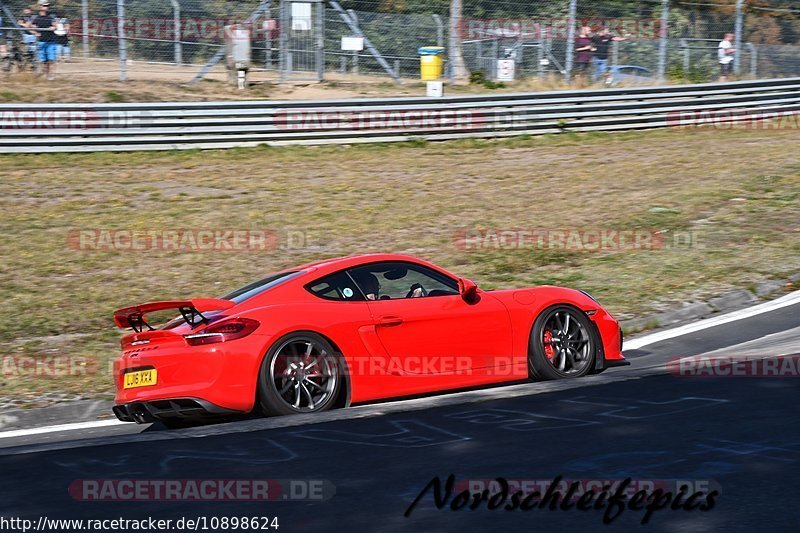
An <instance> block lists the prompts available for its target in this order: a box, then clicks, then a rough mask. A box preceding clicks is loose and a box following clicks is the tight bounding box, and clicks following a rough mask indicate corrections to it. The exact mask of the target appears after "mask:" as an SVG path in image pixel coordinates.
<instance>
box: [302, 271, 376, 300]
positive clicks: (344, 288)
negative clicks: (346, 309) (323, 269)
mask: <svg viewBox="0 0 800 533" xmlns="http://www.w3.org/2000/svg"><path fill="white" fill-rule="evenodd" d="M306 289H308V290H309V291H310V292H311V293H312V294H314V295H316V296H318V297H320V298H324V299H325V300H348V301H361V300H363V299H364V296H363V295H362V294H361V291H360V290H359V289H358V287H356V284H355V283H353V280H352V279H351V278H350V276H348V275H347V273H346V272H336V273H335V274H330V275H328V276H325V277H324V278H321V279H318V280H317V281H313V282H311V283H309V284H308V285H306Z"/></svg>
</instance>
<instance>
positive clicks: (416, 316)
mask: <svg viewBox="0 0 800 533" xmlns="http://www.w3.org/2000/svg"><path fill="white" fill-rule="evenodd" d="M352 276H353V278H354V279H355V281H356V283H357V284H358V285H359V287H361V288H362V291H364V292H365V293H366V294H365V297H366V299H367V304H368V305H369V308H370V312H371V314H372V317H373V320H374V324H375V332H376V334H377V337H378V339H379V340H380V342H381V344H382V346H383V347H384V348H385V350H386V353H387V354H388V355H389V356H390V357H391V358H392V360H393V362H394V364H395V365H396V367H397V368H398V370H399V371H400V373H404V374H452V373H458V372H464V371H469V370H473V369H481V368H490V367H494V366H496V365H498V364H506V363H507V362H508V361H510V355H511V321H510V318H509V315H508V312H507V310H506V308H505V306H504V305H503V304H502V303H500V302H499V301H498V300H496V299H495V298H492V297H491V296H490V295H489V294H487V293H481V298H479V299H478V300H477V301H476V302H474V303H467V302H466V301H464V299H462V298H461V295H460V294H459V293H458V282H457V280H455V279H452V278H450V277H449V276H445V275H444V274H442V273H441V272H438V271H435V270H433V269H430V268H427V267H425V266H422V265H418V264H414V263H404V262H384V263H375V264H372V265H366V266H362V267H358V268H356V269H353V272H352ZM369 276H374V278H377V280H378V282H379V284H380V289H379V292H378V294H377V295H373V294H370V293H368V290H369V288H368V287H365V285H369V283H370V277H369ZM365 280H366V281H365ZM419 289H421V290H419ZM415 291H416V292H415Z"/></svg>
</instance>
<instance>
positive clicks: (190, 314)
mask: <svg viewBox="0 0 800 533" xmlns="http://www.w3.org/2000/svg"><path fill="white" fill-rule="evenodd" d="M235 305H236V302H233V301H231V300H221V299H219V298H193V299H191V300H168V301H163V302H149V303H146V304H140V305H135V306H133V307H123V308H122V309H117V310H116V311H114V322H115V323H116V324H117V326H118V327H120V328H131V329H133V331H135V332H136V333H141V332H142V331H143V330H144V328H145V327H146V328H147V329H149V330H150V331H153V330H155V329H156V328H154V327H153V326H151V325H150V324H148V322H147V320H145V318H144V316H145V315H146V314H147V313H152V312H154V311H163V310H165V309H177V310H178V311H180V313H181V316H182V317H183V319H184V320H185V321H186V323H187V324H189V325H190V326H196V325H197V324H202V323H206V322H208V318H206V316H205V315H203V313H204V312H210V311H225V310H227V309H230V308H231V307H233V306H235Z"/></svg>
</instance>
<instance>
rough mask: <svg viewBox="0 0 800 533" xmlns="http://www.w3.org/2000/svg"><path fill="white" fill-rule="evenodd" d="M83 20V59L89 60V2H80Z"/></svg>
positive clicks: (86, 0) (83, 0)
mask: <svg viewBox="0 0 800 533" xmlns="http://www.w3.org/2000/svg"><path fill="white" fill-rule="evenodd" d="M81 17H82V18H83V58H84V59H89V0H81Z"/></svg>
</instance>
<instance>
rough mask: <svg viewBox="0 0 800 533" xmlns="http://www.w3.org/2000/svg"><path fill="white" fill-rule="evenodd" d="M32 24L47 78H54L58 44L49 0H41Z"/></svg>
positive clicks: (40, 59) (40, 60)
mask: <svg viewBox="0 0 800 533" xmlns="http://www.w3.org/2000/svg"><path fill="white" fill-rule="evenodd" d="M32 24H33V27H34V29H35V30H36V33H37V34H38V35H37V37H38V38H39V46H38V49H39V62H40V63H41V64H42V68H43V69H44V73H45V75H47V79H48V80H52V79H54V78H55V70H56V51H57V49H58V44H57V42H56V37H57V35H56V34H55V29H56V22H55V19H54V18H53V16H52V15H51V14H50V2H49V1H48V0H40V2H39V14H38V15H37V16H35V17H34V18H33V21H32Z"/></svg>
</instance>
